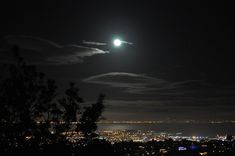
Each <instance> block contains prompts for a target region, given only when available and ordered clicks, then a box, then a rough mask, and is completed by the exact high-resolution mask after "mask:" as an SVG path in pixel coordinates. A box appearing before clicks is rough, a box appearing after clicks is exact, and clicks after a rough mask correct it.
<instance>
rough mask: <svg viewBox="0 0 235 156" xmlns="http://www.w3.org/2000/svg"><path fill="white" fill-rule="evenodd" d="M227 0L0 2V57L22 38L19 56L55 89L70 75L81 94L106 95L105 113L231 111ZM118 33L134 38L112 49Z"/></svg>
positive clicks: (219, 115)
mask: <svg viewBox="0 0 235 156" xmlns="http://www.w3.org/2000/svg"><path fill="white" fill-rule="evenodd" d="M232 6H233V5H232V4H229V3H225V2H224V1H219V2H218V3H217V2H216V1H211V2H208V1H201V2H200V1H190V2H188V1H170V0H164V1H157V0H154V1H153V0H152V1H151V0H145V1H136V0H135V1H134V0H133V1H127V0H126V1H111V0H109V1H78V0H76V1H75V0H70V1H69V0H66V1H62V0H61V1H56V0H54V1H53V0H50V1H48V0H47V1H46V0H45V1H42V0H40V1H33V2H32V1H28V2H26V1H15V2H13V1H9V2H8V3H7V4H6V3H4V2H1V5H0V17H1V24H0V28H1V29H0V62H2V63H5V62H10V61H11V58H10V56H9V55H10V51H9V47H11V45H14V44H17V45H19V46H20V47H21V48H22V55H23V56H24V57H25V59H26V61H28V62H29V63H33V64H37V65H38V67H39V69H40V70H41V71H43V72H45V73H47V75H48V76H49V77H51V78H55V79H56V80H57V82H58V85H60V88H61V90H62V89H63V88H65V87H66V85H67V83H68V82H69V81H75V82H76V83H77V84H78V86H79V88H80V91H81V96H83V97H84V98H85V100H86V101H88V102H89V101H93V100H95V99H96V97H97V95H98V94H99V93H100V92H103V93H105V94H106V95H107V99H106V111H105V114H104V116H105V117H106V118H107V119H109V120H164V119H196V120H203V119H206V120H210V119H215V120H219V119H235V82H234V79H235V74H234V71H235V69H234V56H233V52H234V33H235V29H234V16H233V14H234V8H232ZM115 37H120V38H122V39H123V40H125V41H129V42H133V43H134V44H133V45H128V44H123V45H122V46H121V47H120V48H117V47H114V46H113V45H112V40H113V39H114V38H115ZM83 40H87V41H93V42H104V43H107V45H91V44H90V45H87V44H83V43H82V41H83ZM107 51H108V52H107Z"/></svg>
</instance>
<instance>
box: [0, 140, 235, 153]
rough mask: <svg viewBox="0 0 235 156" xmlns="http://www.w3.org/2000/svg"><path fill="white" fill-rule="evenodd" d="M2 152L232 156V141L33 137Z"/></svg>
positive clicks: (233, 142) (2, 149)
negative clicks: (47, 140) (72, 140)
mask: <svg viewBox="0 0 235 156" xmlns="http://www.w3.org/2000/svg"><path fill="white" fill-rule="evenodd" d="M0 148H1V155H17V156H18V155H24V156H27V155H29V156H31V155H32V156H42V155H50V156H52V155H54V156H58V155H63V156H72V155H73V156H95V155H97V156H101V155H110V156H127V155H130V156H132V155H134V156H139V155H141V156H145V155H156V156H157V155H159V156H199V155H208V156H232V155H235V141H234V140H233V141H220V140H210V141H201V142H194V141H187V140H183V141H172V140H166V141H162V142H156V141H150V142H146V143H141V142H119V143H110V142H108V141H105V140H98V139H96V140H92V141H79V142H77V143H69V142H67V141H60V142H57V143H48V144H38V143H37V142H35V141H33V140H28V141H25V142H24V143H21V144H15V145H11V146H9V145H7V144H5V145H4V144H1V147H0Z"/></svg>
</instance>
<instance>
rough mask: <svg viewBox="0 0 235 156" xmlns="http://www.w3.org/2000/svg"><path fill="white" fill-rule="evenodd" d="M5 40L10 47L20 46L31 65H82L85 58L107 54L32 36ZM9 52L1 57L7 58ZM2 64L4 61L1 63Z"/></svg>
mask: <svg viewBox="0 0 235 156" xmlns="http://www.w3.org/2000/svg"><path fill="white" fill-rule="evenodd" d="M5 40H6V41H7V42H8V43H9V44H10V45H18V46H19V47H20V48H21V49H22V50H21V51H20V54H21V55H22V56H23V57H24V58H25V60H26V61H27V62H29V63H33V64H58V65H60V64H76V63H82V62H83V61H84V57H89V56H93V55H97V54H106V53H108V51H104V50H101V49H98V48H93V47H86V46H81V45H75V44H68V45H60V44H58V43H55V42H53V41H50V40H46V39H43V38H39V37H32V36H7V37H5ZM7 54H9V51H6V52H5V54H3V53H1V55H4V56H7ZM1 62H2V61H1Z"/></svg>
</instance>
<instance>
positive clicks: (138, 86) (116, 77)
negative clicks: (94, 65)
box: [82, 72, 168, 94]
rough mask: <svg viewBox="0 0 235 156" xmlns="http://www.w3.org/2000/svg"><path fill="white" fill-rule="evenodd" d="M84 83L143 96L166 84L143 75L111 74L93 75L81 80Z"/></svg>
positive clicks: (161, 80) (163, 81)
mask: <svg viewBox="0 0 235 156" xmlns="http://www.w3.org/2000/svg"><path fill="white" fill-rule="evenodd" d="M82 81H83V82H86V83H93V84H101V85H108V86H110V87H116V88H124V89H125V92H127V93H134V94H145V93H147V92H149V91H151V90H155V89H156V88H161V87H163V86H165V85H167V84H168V82H167V81H165V80H163V79H157V78H154V77H150V76H147V75H145V74H135V73H125V72H111V73H105V74H100V75H95V76H91V77H88V78H86V79H83V80H82Z"/></svg>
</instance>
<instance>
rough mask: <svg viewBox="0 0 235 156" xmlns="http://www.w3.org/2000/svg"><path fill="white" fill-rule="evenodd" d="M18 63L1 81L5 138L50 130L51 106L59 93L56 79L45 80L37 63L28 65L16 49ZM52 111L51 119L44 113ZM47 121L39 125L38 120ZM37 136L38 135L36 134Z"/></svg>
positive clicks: (16, 137) (0, 95) (0, 96)
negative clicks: (37, 68) (56, 92)
mask: <svg viewBox="0 0 235 156" xmlns="http://www.w3.org/2000/svg"><path fill="white" fill-rule="evenodd" d="M13 52H14V57H15V59H16V63H13V64H10V65H7V68H8V73H7V74H6V75H8V77H7V78H5V79H4V80H3V81H2V82H1V84H0V102H1V110H0V111H1V112H0V114H1V115H2V116H1V125H4V127H5V128H1V130H3V129H5V133H4V134H5V137H8V139H9V138H11V139H12V140H20V139H24V138H25V136H26V135H33V134H34V133H35V134H39V133H43V134H44V135H45V134H48V133H49V127H50V125H49V124H48V123H49V113H50V112H49V108H50V107H51V105H52V101H53V99H54V98H55V96H56V94H55V91H56V88H57V87H56V84H55V81H54V80H47V81H46V80H45V78H44V74H43V73H41V72H38V71H37V70H36V67H35V66H33V65H27V64H26V63H25V61H24V60H23V58H22V57H20V56H19V48H18V47H16V46H15V47H14V48H13ZM46 113H47V114H48V115H47V118H45V116H44V115H43V114H46ZM36 120H37V121H42V122H46V123H47V124H40V125H37V124H36V122H35V121H36ZM36 136H37V135H36Z"/></svg>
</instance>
